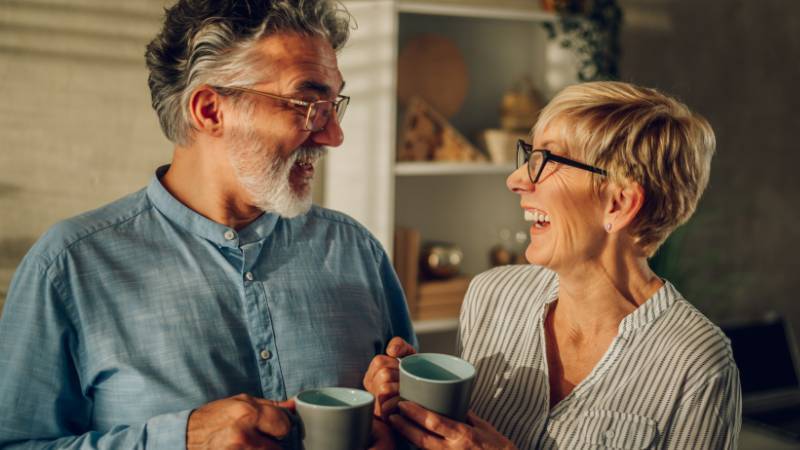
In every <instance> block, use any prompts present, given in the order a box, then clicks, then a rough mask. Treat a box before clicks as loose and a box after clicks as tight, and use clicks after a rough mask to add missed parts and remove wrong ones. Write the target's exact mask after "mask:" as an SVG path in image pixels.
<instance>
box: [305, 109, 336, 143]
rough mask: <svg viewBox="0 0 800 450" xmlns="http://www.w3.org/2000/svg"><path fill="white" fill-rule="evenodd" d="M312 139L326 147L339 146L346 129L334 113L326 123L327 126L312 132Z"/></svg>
mask: <svg viewBox="0 0 800 450" xmlns="http://www.w3.org/2000/svg"><path fill="white" fill-rule="evenodd" d="M311 140H312V141H313V142H314V143H315V144H318V145H324V146H326V147H338V146H340V145H342V141H344V131H342V127H341V126H340V125H339V119H338V118H337V117H336V114H333V115H332V116H331V118H330V119H329V120H328V123H327V124H326V125H325V128H323V129H321V130H319V131H315V132H313V133H311Z"/></svg>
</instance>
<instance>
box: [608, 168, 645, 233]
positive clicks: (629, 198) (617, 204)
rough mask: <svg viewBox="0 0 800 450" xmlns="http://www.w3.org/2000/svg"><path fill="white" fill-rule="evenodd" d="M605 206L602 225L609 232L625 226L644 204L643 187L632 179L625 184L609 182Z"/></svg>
mask: <svg viewBox="0 0 800 450" xmlns="http://www.w3.org/2000/svg"><path fill="white" fill-rule="evenodd" d="M606 194H607V195H606V207H605V214H604V217H603V219H604V221H603V226H604V228H605V230H606V231H607V232H609V233H611V232H613V231H619V230H621V229H623V228H626V227H627V226H628V225H630V224H631V222H633V219H635V218H636V215H637V214H639V211H640V210H641V209H642V205H643V204H644V188H642V186H641V185H640V184H639V183H636V182H634V181H631V182H628V183H627V184H626V185H625V186H620V185H619V184H617V183H609V184H608V185H607V186H606Z"/></svg>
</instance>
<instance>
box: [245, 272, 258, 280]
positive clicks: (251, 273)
mask: <svg viewBox="0 0 800 450" xmlns="http://www.w3.org/2000/svg"><path fill="white" fill-rule="evenodd" d="M244 279H245V280H247V281H253V280H254V279H255V277H254V276H253V272H247V273H245V274H244Z"/></svg>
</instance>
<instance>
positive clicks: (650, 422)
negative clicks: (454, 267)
mask: <svg viewBox="0 0 800 450" xmlns="http://www.w3.org/2000/svg"><path fill="white" fill-rule="evenodd" d="M557 296H558V277H557V275H556V274H555V273H554V272H552V271H549V270H547V269H544V268H542V267H537V266H506V267H502V268H497V269H493V270H491V271H488V272H485V273H483V274H481V275H479V276H478V277H476V278H475V280H473V282H472V284H471V285H470V288H469V291H468V293H467V297H466V299H465V301H464V306H463V307H462V311H461V324H460V329H459V345H460V346H461V350H462V356H463V357H464V358H465V359H466V360H468V361H470V362H471V363H473V364H474V365H475V367H476V368H477V371H478V375H477V377H476V381H475V386H474V388H473V389H474V391H473V395H472V401H471V407H472V409H473V410H474V411H475V412H476V414H477V415H478V416H480V417H482V418H484V419H486V420H488V421H489V422H490V423H492V424H493V425H494V426H495V427H496V428H497V429H498V430H499V431H500V432H501V433H503V434H504V435H505V436H506V437H508V438H510V439H511V440H512V441H513V442H514V443H515V444H516V445H517V447H519V448H521V449H533V448H536V449H556V448H558V449H583V448H615V449H650V448H658V449H662V448H664V449H695V448H696V449H723V448H724V449H728V448H736V440H737V437H738V434H739V430H740V427H741V390H740V385H739V374H738V371H737V369H736V365H735V363H734V360H733V355H732V352H731V348H730V344H729V341H728V339H727V338H726V337H725V335H724V334H723V333H722V332H721V331H720V329H719V328H717V327H716V326H715V325H713V324H712V323H711V322H710V321H709V320H708V319H707V318H706V317H704V316H703V315H702V314H701V313H700V312H699V311H698V310H697V309H695V308H694V307H693V306H692V305H690V304H689V303H688V302H687V301H686V300H685V299H684V298H683V297H682V296H681V294H680V293H679V292H678V291H677V290H676V289H675V287H674V286H672V285H671V284H670V283H668V282H667V283H665V284H664V286H663V287H662V288H661V289H659V290H658V292H656V294H655V295H653V297H652V298H650V299H648V300H647V302H645V303H644V304H643V305H641V306H640V307H639V308H637V309H636V310H635V311H634V312H633V313H631V314H630V315H628V316H627V317H625V318H624V319H623V320H622V322H621V323H620V325H619V333H618V334H617V336H616V337H615V339H614V341H613V342H612V344H611V346H610V347H609V349H608V350H607V351H606V353H605V355H604V356H603V357H602V359H601V360H600V361H599V362H598V363H597V365H596V366H595V367H594V369H593V370H592V372H591V373H590V374H589V375H588V376H587V377H586V378H585V379H584V380H583V381H582V382H581V383H580V384H579V385H578V386H576V387H575V389H574V390H573V392H572V393H570V394H569V395H568V396H567V397H566V398H564V399H563V400H562V401H561V402H559V403H558V404H556V405H555V406H554V407H553V408H550V406H549V395H550V390H549V384H548V372H547V358H546V355H545V348H546V347H545V341H544V339H545V334H544V327H543V323H544V322H543V321H544V318H545V312H546V310H547V305H548V304H549V303H551V302H552V301H554V300H555V299H556V298H557Z"/></svg>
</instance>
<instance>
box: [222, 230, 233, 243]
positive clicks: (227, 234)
mask: <svg viewBox="0 0 800 450" xmlns="http://www.w3.org/2000/svg"><path fill="white" fill-rule="evenodd" d="M223 236H224V237H225V239H227V240H229V241H232V240H233V239H234V238H235V237H236V233H234V232H233V230H228V231H226V232H225V234H223Z"/></svg>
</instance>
